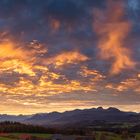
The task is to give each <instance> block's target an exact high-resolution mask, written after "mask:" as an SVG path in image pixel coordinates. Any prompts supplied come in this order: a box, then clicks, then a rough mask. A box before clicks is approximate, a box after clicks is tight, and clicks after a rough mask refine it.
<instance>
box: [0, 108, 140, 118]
mask: <svg viewBox="0 0 140 140" xmlns="http://www.w3.org/2000/svg"><path fill="white" fill-rule="evenodd" d="M98 108H102V109H103V110H107V109H109V108H114V109H118V110H120V111H122V112H134V113H140V112H137V111H131V110H123V109H121V108H117V107H114V106H110V107H102V106H97V107H90V108H74V109H69V110H64V111H55V110H54V111H51V112H36V113H32V114H28V113H27V114H10V113H9V114H8V113H4V114H1V113H0V115H12V116H20V115H23V116H32V115H36V114H49V113H54V112H57V113H65V112H71V111H75V110H88V109H89V110H90V109H98Z"/></svg>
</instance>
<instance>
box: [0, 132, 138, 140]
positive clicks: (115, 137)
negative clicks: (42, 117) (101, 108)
mask: <svg viewBox="0 0 140 140" xmlns="http://www.w3.org/2000/svg"><path fill="white" fill-rule="evenodd" d="M52 136H53V134H40V133H5V134H0V140H51V139H52ZM93 136H94V137H93V139H92V140H140V133H133V134H129V133H123V134H116V133H112V132H95V134H94V135H93ZM76 137H79V136H78V135H77V136H76V135H75V140H76ZM81 137H82V136H81ZM67 138H69V136H68V135H67ZM62 140H63V139H62ZM64 140H66V139H64ZM82 140H84V139H82Z"/></svg>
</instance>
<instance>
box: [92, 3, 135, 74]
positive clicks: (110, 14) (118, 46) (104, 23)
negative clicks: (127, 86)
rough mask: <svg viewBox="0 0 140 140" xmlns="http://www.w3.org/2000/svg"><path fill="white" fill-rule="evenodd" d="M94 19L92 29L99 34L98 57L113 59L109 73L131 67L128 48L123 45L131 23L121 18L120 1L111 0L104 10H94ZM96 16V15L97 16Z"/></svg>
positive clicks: (122, 11) (121, 7)
mask: <svg viewBox="0 0 140 140" xmlns="http://www.w3.org/2000/svg"><path fill="white" fill-rule="evenodd" d="M94 13H95V17H96V18H97V19H99V18H100V20H96V21H95V23H94V29H95V31H96V33H97V34H98V35H99V37H100V38H99V43H98V48H99V49H100V57H101V58H102V59H104V60H110V61H113V64H112V66H111V70H110V73H111V74H118V73H120V72H121V71H122V70H123V69H128V68H133V67H134V66H135V63H134V62H133V60H132V59H131V56H130V50H129V49H128V48H126V47H125V39H126V37H127V35H128V33H129V31H130V29H131V23H130V22H129V21H126V20H123V19H122V18H123V16H124V7H123V5H122V3H120V2H119V3H118V2H113V1H111V3H110V4H109V5H108V7H107V10H106V11H94ZM97 16H98V17H97Z"/></svg>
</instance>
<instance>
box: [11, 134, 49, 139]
mask: <svg viewBox="0 0 140 140" xmlns="http://www.w3.org/2000/svg"><path fill="white" fill-rule="evenodd" d="M23 134H27V135H28V134H29V135H31V136H36V137H39V138H50V137H51V134H41V133H11V135H13V136H20V135H23Z"/></svg>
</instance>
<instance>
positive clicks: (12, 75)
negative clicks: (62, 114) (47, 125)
mask: <svg viewBox="0 0 140 140" xmlns="http://www.w3.org/2000/svg"><path fill="white" fill-rule="evenodd" d="M132 1H133V0H127V1H125V2H122V1H121V0H118V1H117V2H114V1H112V0H110V1H109V2H107V1H104V0H94V1H93V0H78V1H75V0H67V1H66V0H58V1H57V0H42V1H40V0H23V1H21V0H20V1H19V0H12V1H11V0H1V1H0V9H1V12H0V101H1V106H0V111H1V113H10V114H19V113H23V114H31V113H36V112H48V111H49V112H50V111H56V110H57V111H64V110H70V109H75V108H88V107H96V106H104V107H107V106H115V107H120V108H122V109H124V110H135V111H140V110H139V105H140V102H139V99H140V94H139V93H140V86H139V85H140V70H139V69H140V64H139V61H140V57H139V54H140V49H139V30H140V26H139V24H137V23H138V21H139V18H138V15H139V13H140V9H139V8H138V5H139V2H138V1H135V2H132ZM128 105H129V106H130V107H129V108H128V107H127V106H128ZM9 107H10V108H12V109H10V110H9Z"/></svg>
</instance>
